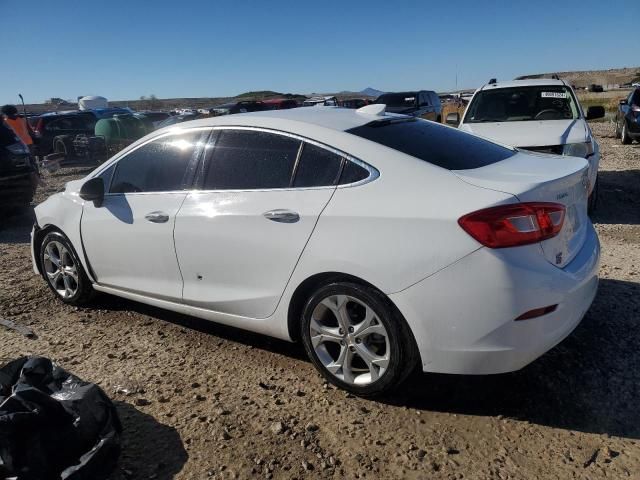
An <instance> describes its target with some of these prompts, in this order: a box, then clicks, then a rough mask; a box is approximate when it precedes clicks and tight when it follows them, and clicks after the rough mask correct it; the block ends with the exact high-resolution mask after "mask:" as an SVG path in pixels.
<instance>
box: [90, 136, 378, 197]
mask: <svg viewBox="0 0 640 480" xmlns="http://www.w3.org/2000/svg"><path fill="white" fill-rule="evenodd" d="M199 130H202V131H205V130H207V131H209V132H210V134H211V133H212V132H213V131H214V130H250V131H256V132H265V133H272V134H275V135H283V136H285V137H290V138H294V139H296V140H300V141H301V142H306V143H310V144H312V145H315V146H317V147H319V148H323V149H325V150H328V151H330V152H331V153H334V154H336V155H339V156H340V157H342V158H344V159H345V160H346V161H349V162H353V163H355V164H356V165H358V166H360V167H362V168H364V169H365V170H367V171H368V172H369V176H367V177H366V178H363V179H362V180H358V181H357V182H352V183H345V184H342V185H340V184H338V185H323V186H319V187H292V186H289V187H283V188H250V189H246V188H245V189H224V190H205V189H193V188H191V189H185V190H170V191H160V192H127V193H111V192H106V193H105V197H107V196H115V195H158V194H177V193H188V194H193V193H217V192H231V193H234V192H272V191H279V192H281V191H304V190H326V189H336V188H351V187H357V186H360V185H364V184H366V183H369V182H373V181H374V180H376V179H377V178H378V177H380V172H379V171H378V169H377V168H375V167H373V166H371V165H369V164H368V163H366V162H364V161H362V160H360V159H359V158H357V157H354V156H353V155H350V154H348V153H345V152H343V151H341V150H338V149H337V148H333V147H331V146H329V145H326V144H324V143H322V142H319V141H317V140H314V139H311V138H308V137H305V136H303V135H299V134H296V133H291V132H286V131H284V130H277V129H274V128H265V127H254V126H247V125H208V126H200V127H190V128H180V127H177V128H175V129H172V130H170V131H167V132H163V133H161V134H159V135H155V136H153V137H151V138H150V139H148V140H146V141H145V142H143V143H141V144H139V145H136V147H135V148H132V149H130V150H127V151H122V152H118V153H117V154H116V155H114V156H113V157H112V158H111V160H110V161H108V162H105V163H104V165H103V166H102V167H103V168H101V169H100V170H96V171H94V172H92V173H91V177H89V178H94V177H96V176H98V175H100V174H101V173H102V172H103V171H105V170H106V169H108V168H110V167H111V166H112V165H115V164H116V163H117V162H119V161H120V160H121V159H122V158H124V157H125V156H126V155H129V154H130V153H133V152H135V151H136V150H138V149H139V148H141V147H143V146H145V145H147V144H148V143H151V142H153V141H155V140H158V139H160V138H163V137H166V136H169V135H180V134H183V133H189V132H192V131H199ZM208 140H209V139H208V138H207V144H205V146H204V148H205V150H206V149H207V148H211V147H209V145H208ZM302 146H303V144H302V145H301V147H302ZM299 153H300V151H299Z"/></svg>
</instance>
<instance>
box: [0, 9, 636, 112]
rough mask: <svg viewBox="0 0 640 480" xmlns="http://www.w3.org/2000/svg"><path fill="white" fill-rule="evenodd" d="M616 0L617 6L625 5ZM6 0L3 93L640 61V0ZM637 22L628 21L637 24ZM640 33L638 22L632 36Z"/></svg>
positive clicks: (485, 75) (2, 97)
mask: <svg viewBox="0 0 640 480" xmlns="http://www.w3.org/2000/svg"><path fill="white" fill-rule="evenodd" d="M614 4H615V8H614ZM603 5H605V2H602V1H597V0H593V1H591V0H579V1H558V0H556V1H546V0H540V1H533V0H530V1H525V0H522V1H521V0H513V1H494V2H475V1H454V0H449V1H444V2H440V1H426V0H422V1H402V0H396V1H394V2H389V1H374V0H370V1H367V2H362V1H348V0H344V1H336V2H333V1H332V2H305V1H303V0H298V1H279V0H270V1H247V0H234V1H227V0H219V1H214V0H211V1H204V0H202V1H198V0H193V1H191V0H183V1H181V2H176V1H168V0H153V1H145V2H143V1H136V0H108V1H100V2H98V1H93V0H88V1H87V0H84V1H74V0H56V1H51V0H0V18H1V19H2V32H1V33H0V53H1V54H2V56H1V58H2V59H3V64H4V67H3V69H2V70H3V71H2V73H1V75H2V81H0V103H5V102H16V101H17V95H18V93H22V94H23V95H24V96H25V100H26V101H27V102H41V101H44V100H45V99H47V98H50V97H62V98H75V97H76V96H78V95H104V96H106V97H107V98H109V99H112V100H124V99H136V98H139V97H140V96H141V95H149V94H155V95H157V96H158V97H160V98H169V97H201V96H228V95H235V94H239V93H242V92H245V91H248V90H267V89H268V90H277V91H281V92H295V93H311V92H336V91H342V90H356V91H357V90H361V89H363V88H365V87H368V86H371V87H374V88H377V89H379V90H387V91H388V90H407V89H419V88H420V89H422V88H424V89H434V90H439V91H441V90H446V89H452V88H454V87H455V84H456V83H455V82H456V72H457V75H458V87H460V88H462V87H475V86H479V85H481V84H482V83H484V82H486V81H487V80H488V79H489V78H491V77H497V78H513V77H514V76H517V75H521V74H526V73H537V72H550V71H559V70H586V69H600V68H615V67H623V66H637V65H639V64H640V54H639V53H638V43H637V41H636V42H634V41H633V39H635V38H637V31H638V29H637V26H638V18H640V2H639V1H638V0H618V1H616V2H607V3H606V5H610V6H603ZM625 32H626V33H625ZM629 32H634V33H633V34H631V35H629Z"/></svg>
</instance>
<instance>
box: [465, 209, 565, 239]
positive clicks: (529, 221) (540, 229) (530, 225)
mask: <svg viewBox="0 0 640 480" xmlns="http://www.w3.org/2000/svg"><path fill="white" fill-rule="evenodd" d="M564 214H565V206H564V205H561V204H559V203H547V202H528V203H516V204H511V205H500V206H499V207H491V208H485V209H484V210H478V211H477V212H473V213H470V214H468V215H465V216H464V217H461V218H460V219H459V220H458V223H459V224H460V226H461V227H462V228H463V229H464V231H465V232H467V233H468V234H469V235H471V236H472V237H473V238H475V239H476V240H477V241H478V242H480V243H481V244H483V245H484V246H486V247H489V248H505V247H515V246H517V245H527V244H530V243H537V242H541V241H542V240H546V239H548V238H551V237H554V236H556V235H557V234H558V232H560V230H561V229H562V224H563V223H564Z"/></svg>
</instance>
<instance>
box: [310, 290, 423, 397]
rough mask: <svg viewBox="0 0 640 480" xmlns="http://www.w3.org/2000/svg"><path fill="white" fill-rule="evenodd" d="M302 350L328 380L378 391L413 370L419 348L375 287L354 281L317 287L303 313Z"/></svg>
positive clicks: (357, 391)
mask: <svg viewBox="0 0 640 480" xmlns="http://www.w3.org/2000/svg"><path fill="white" fill-rule="evenodd" d="M302 339H303V343H304V347H305V350H306V351H307V354H308V355H309V357H310V358H311V360H312V362H313V363H314V365H315V366H316V368H317V369H318V370H319V371H320V372H321V373H322V375H323V376H324V377H325V378H326V379H327V380H329V381H330V382H331V383H333V384H335V385H337V386H338V387H340V388H343V389H345V390H347V391H349V392H352V393H354V394H357V395H360V396H375V395H380V394H382V393H384V392H387V391H389V390H390V389H392V388H394V387H396V386H397V385H398V384H400V383H401V382H402V381H403V380H404V379H405V378H406V377H407V375H408V374H409V373H411V371H412V370H413V368H414V367H415V364H416V359H417V353H416V352H417V348H416V347H415V342H414V341H413V337H412V336H411V333H410V332H409V327H408V326H407V324H406V322H405V320H404V318H402V315H401V314H400V313H399V312H398V311H397V309H396V308H395V307H394V306H393V305H392V304H391V302H390V301H389V300H388V298H387V297H386V296H384V295H383V294H382V293H380V292H379V291H377V290H375V289H373V288H370V287H366V286H363V285H358V284H354V283H333V284H330V285H327V286H324V287H321V288H320V289H318V290H317V291H316V292H315V293H314V294H313V295H312V297H311V298H310V299H309V300H308V302H307V304H306V306H305V309H304V313H303V317H302Z"/></svg>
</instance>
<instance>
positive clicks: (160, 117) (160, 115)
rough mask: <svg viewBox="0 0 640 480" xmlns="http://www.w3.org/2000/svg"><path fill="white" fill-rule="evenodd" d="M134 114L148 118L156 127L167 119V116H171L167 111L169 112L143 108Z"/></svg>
mask: <svg viewBox="0 0 640 480" xmlns="http://www.w3.org/2000/svg"><path fill="white" fill-rule="evenodd" d="M134 116H136V117H141V116H143V117H144V118H147V119H148V120H150V121H151V122H153V125H154V126H155V127H157V126H158V125H160V123H162V122H163V121H165V120H166V119H167V118H169V117H171V115H169V113H167V112H158V111H153V110H142V111H139V112H135V113H134Z"/></svg>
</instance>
